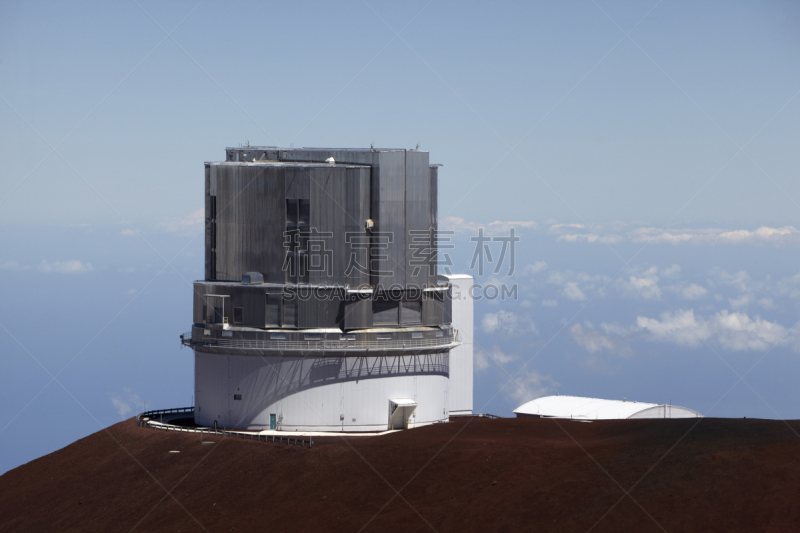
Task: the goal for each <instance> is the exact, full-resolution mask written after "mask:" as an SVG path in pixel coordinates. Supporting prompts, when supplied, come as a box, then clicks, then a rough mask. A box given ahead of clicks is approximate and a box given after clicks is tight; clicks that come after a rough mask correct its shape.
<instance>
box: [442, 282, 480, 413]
mask: <svg viewBox="0 0 800 533" xmlns="http://www.w3.org/2000/svg"><path fill="white" fill-rule="evenodd" d="M447 278H448V280H449V281H450V284H451V285H452V287H453V289H452V295H453V322H452V324H453V327H454V328H455V329H457V330H458V331H459V333H461V345H460V346H458V347H456V348H454V349H452V350H450V412H451V413H453V414H468V413H472V407H473V406H472V386H473V352H472V349H473V348H472V335H473V320H474V317H473V306H474V300H473V295H472V286H473V285H474V283H475V280H474V279H473V277H472V276H469V275H466V274H454V275H451V276H447Z"/></svg>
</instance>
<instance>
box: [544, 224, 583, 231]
mask: <svg viewBox="0 0 800 533" xmlns="http://www.w3.org/2000/svg"><path fill="white" fill-rule="evenodd" d="M585 227H586V225H585V224H552V225H551V226H550V227H549V228H548V229H549V230H550V231H552V232H557V231H559V230H561V229H564V228H568V229H584V228H585Z"/></svg>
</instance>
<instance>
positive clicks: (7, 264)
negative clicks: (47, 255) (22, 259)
mask: <svg viewBox="0 0 800 533" xmlns="http://www.w3.org/2000/svg"><path fill="white" fill-rule="evenodd" d="M30 268H31V267H29V266H27V265H20V264H19V263H17V262H16V261H8V260H6V261H3V260H1V259H0V270H30Z"/></svg>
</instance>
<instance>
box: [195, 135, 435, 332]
mask: <svg viewBox="0 0 800 533" xmlns="http://www.w3.org/2000/svg"><path fill="white" fill-rule="evenodd" d="M329 157H333V158H334V159H335V163H334V164H330V163H326V159H328V158H329ZM359 165H361V166H359ZM205 189H206V268H205V273H206V279H207V280H219V281H230V282H233V283H237V282H239V281H240V280H241V279H242V275H243V274H245V273H247V272H259V273H261V274H263V276H264V282H265V284H266V285H265V286H274V285H283V286H284V288H286V287H290V286H293V285H295V284H300V286H304V285H303V284H307V285H308V286H312V287H341V288H342V289H344V287H349V288H351V289H356V288H370V289H375V288H379V289H380V290H389V289H401V290H410V289H421V288H423V287H429V286H431V285H432V284H435V283H436V278H435V265H432V262H434V261H435V260H436V250H435V242H431V239H432V238H433V237H434V231H435V230H436V226H437V224H438V220H437V217H438V213H437V199H438V170H437V167H436V166H431V165H430V162H429V154H428V152H421V151H416V150H402V149H392V150H382V149H376V150H372V149H327V148H325V149H315V148H301V149H282V148H275V147H242V148H238V149H237V148H229V149H227V150H226V162H222V163H207V164H206V175H205ZM289 204H291V205H289ZM306 213H307V215H306ZM368 219H371V220H372V223H373V227H372V229H371V230H368V229H367V228H366V223H367V220H368ZM298 229H300V230H301V231H300V232H297V231H296V230H298ZM291 231H295V232H296V233H297V234H296V235H294V236H292V235H290V234H288V233H287V232H289V233H290V232H291ZM293 239H296V240H297V247H296V248H294V249H295V250H296V252H295V253H289V254H287V252H289V251H291V250H292V249H293V248H292V245H291V243H292V242H293ZM306 247H307V248H306ZM287 256H291V261H295V262H296V263H297V264H298V265H300V264H302V265H307V266H308V269H307V270H308V271H307V273H305V272H303V271H301V272H300V273H297V274H293V275H292V274H287V273H286V272H285V271H284V268H285V266H286V265H288V263H287ZM270 284H273V285H270ZM226 286H228V284H226ZM255 286H257V285H255ZM209 287H213V289H211V290H212V292H213V291H214V290H217V289H218V287H219V286H216V285H209ZM224 290H228V291H229V292H231V293H232V294H231V300H233V299H235V300H237V301H238V302H239V303H238V304H236V305H234V304H233V302H232V301H231V302H226V305H229V306H230V307H231V309H227V308H226V310H225V314H226V316H228V318H229V319H230V321H231V323H233V321H234V319H235V318H238V320H237V322H240V323H241V324H243V325H246V326H247V327H265V326H266V325H267V323H269V324H271V325H273V323H274V322H286V321H287V320H289V318H290V319H291V320H289V321H290V322H292V323H293V324H294V326H293V327H300V328H314V327H342V328H345V329H364V328H370V327H373V325H374V323H375V321H374V319H373V316H374V313H373V309H372V304H371V300H372V297H370V296H369V295H367V296H363V295H360V296H359V297H358V298H355V297H354V296H353V294H352V293H351V294H347V295H345V294H344V293H342V294H341V295H337V296H336V297H335V298H332V299H323V300H320V301H317V302H315V303H313V305H312V303H311V302H295V303H293V304H291V305H288V304H287V305H283V304H281V305H280V306H279V307H280V310H279V311H276V309H275V304H274V302H273V306H272V307H270V305H269V302H268V298H267V297H266V294H265V293H264V290H260V291H257V293H252V292H241V294H240V291H239V290H238V289H235V288H231V289H227V288H226V289H224ZM270 290H272V289H270ZM409 294H411V293H409ZM409 294H406V295H405V296H403V297H402V298H401V300H404V301H405V304H398V320H397V324H396V325H397V326H408V325H413V324H425V325H437V324H442V323H443V321H445V320H446V319H447V315H448V310H447V309H446V308H448V307H449V305H448V304H449V301H447V300H446V299H445V298H439V299H436V298H427V297H425V298H421V299H420V295H419V293H417V295H416V296H413V295H411V296H409ZM409 300H416V301H419V302H420V303H419V304H415V303H409ZM399 301H400V300H398V302H399ZM203 305H205V304H203V303H197V302H196V305H195V310H194V315H195V318H196V319H198V318H200V319H201V321H202V319H203V318H204V317H202V316H200V315H203V311H202V309H201V307H202V306H203ZM233 307H237V308H239V310H238V311H236V313H238V315H236V316H234V311H233ZM210 312H213V310H212V311H210ZM276 314H280V316H281V320H276V319H275V315H276ZM378 315H379V317H381V316H383V314H382V313H381V312H379V313H378ZM287 316H288V317H289V318H286V317H287ZM380 321H383V319H381V320H380ZM393 323H394V322H393ZM284 325H289V324H284Z"/></svg>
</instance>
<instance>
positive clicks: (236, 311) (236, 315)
mask: <svg viewBox="0 0 800 533" xmlns="http://www.w3.org/2000/svg"><path fill="white" fill-rule="evenodd" d="M243 322H244V307H234V308H233V323H234V324H241V323H243Z"/></svg>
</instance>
